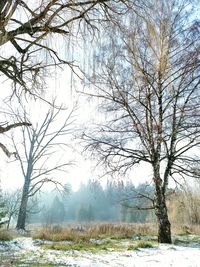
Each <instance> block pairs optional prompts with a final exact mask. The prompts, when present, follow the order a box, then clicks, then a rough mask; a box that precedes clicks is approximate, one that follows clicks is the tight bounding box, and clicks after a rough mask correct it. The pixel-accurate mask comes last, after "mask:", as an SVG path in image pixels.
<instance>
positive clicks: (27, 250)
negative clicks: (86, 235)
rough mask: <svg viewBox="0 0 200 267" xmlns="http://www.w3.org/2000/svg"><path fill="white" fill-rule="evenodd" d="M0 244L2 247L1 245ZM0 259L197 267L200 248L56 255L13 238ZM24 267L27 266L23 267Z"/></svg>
mask: <svg viewBox="0 0 200 267" xmlns="http://www.w3.org/2000/svg"><path fill="white" fill-rule="evenodd" d="M1 243H4V244H3V245H2V244H1ZM1 243H0V249H1V248H2V247H3V248H4V249H2V251H1V255H4V256H5V257H6V258H9V255H10V256H11V255H12V256H13V257H14V258H18V259H19V258H21V261H22V263H24V266H28V263H33V262H37V263H38V266H39V264H43V263H50V264H57V265H58V266H60V267H61V266H73V267H91V266H92V267H108V266H109V267H120V266H121V267H124V266H126V267H160V266H162V267H169V266H173V267H177V266H181V267H198V266H200V264H199V263H200V247H198V248H197V247H194V248H193V247H185V246H175V245H165V244H161V245H158V246H156V247H154V248H146V249H140V250H137V251H134V250H126V249H124V250H123V251H112V252H110V251H109V252H100V253H99V254H95V253H92V252H86V251H84V252H82V251H74V250H70V251H58V250H48V249H43V248H41V247H39V246H38V244H39V241H37V240H34V241H33V240H32V239H31V238H27V237H23V238H21V237H20V238H16V239H14V240H13V241H9V242H1ZM26 264H27V265H26Z"/></svg>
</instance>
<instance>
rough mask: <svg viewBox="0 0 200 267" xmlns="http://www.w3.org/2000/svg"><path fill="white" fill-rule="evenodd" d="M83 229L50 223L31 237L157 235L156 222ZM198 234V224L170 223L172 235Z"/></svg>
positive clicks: (80, 238) (82, 238)
mask: <svg viewBox="0 0 200 267" xmlns="http://www.w3.org/2000/svg"><path fill="white" fill-rule="evenodd" d="M82 229H83V231H80V228H79V229H78V227H77V225H75V224H69V225H65V226H59V225H54V226H53V225H51V226H44V227H40V228H37V230H36V229H35V234H34V235H33V236H32V237H33V239H43V240H51V241H65V240H66V241H73V242H82V241H86V242H87V241H89V240H90V239H91V238H94V239H103V238H111V239H126V238H134V237H137V236H146V237H148V236H149V237H152V236H156V235H157V225H156V224H150V223H146V224H134V223H129V224H128V223H92V224H84V225H82ZM186 234H196V235H198V234H200V225H176V224H173V225H172V235H186Z"/></svg>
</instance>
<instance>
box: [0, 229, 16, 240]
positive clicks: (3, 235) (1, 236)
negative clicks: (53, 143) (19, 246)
mask: <svg viewBox="0 0 200 267" xmlns="http://www.w3.org/2000/svg"><path fill="white" fill-rule="evenodd" d="M12 239H13V236H12V234H11V232H10V231H7V230H4V229H0V241H10V240H12Z"/></svg>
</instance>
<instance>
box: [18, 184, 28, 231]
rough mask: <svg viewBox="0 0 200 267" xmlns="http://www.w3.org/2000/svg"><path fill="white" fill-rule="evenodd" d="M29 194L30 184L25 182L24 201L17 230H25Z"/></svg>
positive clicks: (21, 205) (22, 200)
mask: <svg viewBox="0 0 200 267" xmlns="http://www.w3.org/2000/svg"><path fill="white" fill-rule="evenodd" d="M28 192H29V183H27V182H25V183H24V187H23V192H22V199H21V203H20V209H19V214H18V218H17V225H16V228H17V229H22V230H25V224H26V213H27V204H28Z"/></svg>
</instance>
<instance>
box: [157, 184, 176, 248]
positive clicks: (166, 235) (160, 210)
mask: <svg viewBox="0 0 200 267" xmlns="http://www.w3.org/2000/svg"><path fill="white" fill-rule="evenodd" d="M158 180H159V182H158ZM160 180H161V179H156V181H157V182H155V188H156V190H155V214H156V217H157V221H158V242H159V243H168V244H171V243H172V239H171V224H170V222H169V218H168V211H167V205H166V200H165V190H163V189H162V187H161V186H160Z"/></svg>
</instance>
